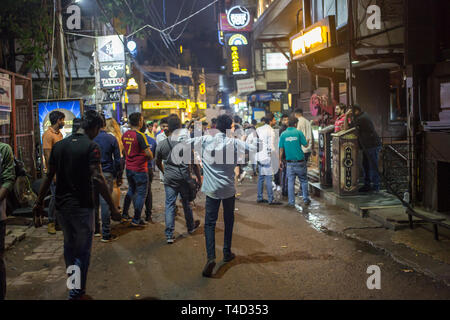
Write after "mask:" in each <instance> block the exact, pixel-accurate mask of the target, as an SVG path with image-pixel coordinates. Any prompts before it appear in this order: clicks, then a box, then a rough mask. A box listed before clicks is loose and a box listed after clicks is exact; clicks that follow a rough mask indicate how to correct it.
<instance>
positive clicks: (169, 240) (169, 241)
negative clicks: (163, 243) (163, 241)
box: [167, 236, 175, 244]
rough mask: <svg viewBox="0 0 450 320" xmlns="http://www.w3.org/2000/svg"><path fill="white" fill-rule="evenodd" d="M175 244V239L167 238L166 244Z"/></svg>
mask: <svg viewBox="0 0 450 320" xmlns="http://www.w3.org/2000/svg"><path fill="white" fill-rule="evenodd" d="M174 242H175V237H173V236H172V237H170V238H167V244H172V243H174Z"/></svg>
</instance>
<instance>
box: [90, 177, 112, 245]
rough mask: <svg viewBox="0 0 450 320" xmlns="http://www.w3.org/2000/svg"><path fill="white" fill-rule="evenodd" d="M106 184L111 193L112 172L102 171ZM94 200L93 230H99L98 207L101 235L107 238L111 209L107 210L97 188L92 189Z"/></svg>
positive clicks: (109, 228) (109, 233)
mask: <svg viewBox="0 0 450 320" xmlns="http://www.w3.org/2000/svg"><path fill="white" fill-rule="evenodd" d="M103 176H104V177H105V180H106V184H107V185H108V190H109V193H110V194H112V191H113V188H114V177H113V174H112V173H109V172H104V173H103ZM94 197H95V198H94V200H95V231H99V230H100V221H99V220H100V218H99V215H100V209H101V217H102V236H103V238H105V239H107V238H109V237H110V236H111V211H110V210H109V205H108V203H106V201H105V199H103V197H102V196H101V195H100V194H99V191H98V190H95V191H94Z"/></svg>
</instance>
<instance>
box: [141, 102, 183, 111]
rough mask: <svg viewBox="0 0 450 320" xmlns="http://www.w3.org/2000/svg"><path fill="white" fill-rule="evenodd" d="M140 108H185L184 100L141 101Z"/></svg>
mask: <svg viewBox="0 0 450 320" xmlns="http://www.w3.org/2000/svg"><path fill="white" fill-rule="evenodd" d="M142 109H186V101H142Z"/></svg>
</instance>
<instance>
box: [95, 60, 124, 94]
mask: <svg viewBox="0 0 450 320" xmlns="http://www.w3.org/2000/svg"><path fill="white" fill-rule="evenodd" d="M125 81H126V79H125V64H124V63H123V62H104V63H100V87H101V88H115V87H122V86H123V85H124V84H125Z"/></svg>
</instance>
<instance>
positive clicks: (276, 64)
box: [266, 52, 289, 70]
mask: <svg viewBox="0 0 450 320" xmlns="http://www.w3.org/2000/svg"><path fill="white" fill-rule="evenodd" d="M286 55H287V56H289V52H287V53H286ZM288 63H289V60H288V59H286V56H285V55H284V54H282V53H281V52H267V53H266V69H267V70H287V68H288V67H287V66H288Z"/></svg>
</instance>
